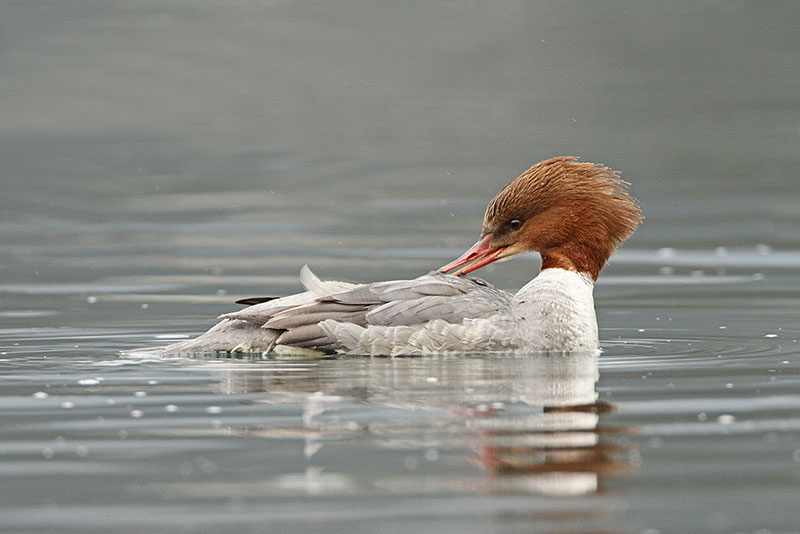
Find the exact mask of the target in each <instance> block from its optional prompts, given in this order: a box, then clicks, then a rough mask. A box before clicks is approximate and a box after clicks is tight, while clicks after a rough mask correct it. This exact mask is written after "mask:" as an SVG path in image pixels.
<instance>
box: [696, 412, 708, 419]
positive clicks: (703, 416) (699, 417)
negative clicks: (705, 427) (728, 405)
mask: <svg viewBox="0 0 800 534" xmlns="http://www.w3.org/2000/svg"><path fill="white" fill-rule="evenodd" d="M707 418H708V416H707V415H706V412H700V413H699V414H697V420H698V421H705V420H706V419H707Z"/></svg>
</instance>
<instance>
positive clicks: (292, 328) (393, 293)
mask: <svg viewBox="0 0 800 534" xmlns="http://www.w3.org/2000/svg"><path fill="white" fill-rule="evenodd" d="M300 279H301V282H302V283H303V285H304V286H305V288H306V290H307V291H306V292H305V293H298V294H295V295H289V296H287V297H282V298H278V299H274V300H270V301H268V302H262V303H259V304H254V305H252V306H249V307H247V308H245V309H243V310H240V311H237V312H232V313H227V314H224V315H222V316H220V317H221V318H222V321H221V322H220V323H218V324H217V325H216V326H214V327H213V328H211V329H210V330H209V331H208V332H206V333H205V334H203V335H201V336H200V337H198V338H196V339H193V340H189V341H184V342H181V343H176V344H174V345H170V346H168V347H165V348H164V349H163V350H162V351H161V352H162V353H165V354H177V353H189V352H230V351H247V352H263V351H271V350H273V349H276V348H277V349H280V348H281V347H297V348H303V349H315V350H319V351H321V352H336V351H339V352H346V351H351V350H353V349H354V348H356V347H358V346H360V345H359V342H358V340H357V339H356V337H358V336H361V334H362V333H363V331H364V330H365V329H372V328H373V327H378V329H377V330H375V335H372V334H370V336H369V337H374V338H375V339H376V340H379V339H380V340H379V341H376V342H375V343H372V344H370V350H369V352H370V353H373V354H378V353H383V354H390V353H391V352H392V347H391V345H392V339H394V340H395V341H397V340H399V339H400V338H406V337H410V336H411V335H412V334H413V332H412V330H417V329H419V327H420V326H421V325H425V324H426V323H429V322H430V321H434V320H436V321H441V322H443V323H445V324H460V323H461V322H462V321H464V320H465V319H474V318H482V317H488V316H492V315H497V314H506V313H508V312H509V309H510V306H511V298H512V295H511V294H509V293H507V292H505V291H501V290H499V289H496V288H494V287H492V286H490V285H488V284H487V283H486V282H484V281H482V280H479V279H476V278H471V277H457V276H453V275H448V274H442V273H430V274H427V275H424V276H421V277H419V278H416V279H413V280H393V281H388V282H375V283H368V284H359V285H354V284H347V283H343V282H325V281H322V280H320V279H319V278H317V277H316V276H315V275H314V274H313V273H312V272H311V270H310V269H309V268H308V267H307V266H304V267H303V269H302V270H301V273H300ZM323 323H324V324H325V325H327V326H326V327H323V326H321V325H322V324H323ZM334 325H338V326H339V329H338V331H337V333H336V334H334V333H333V331H332V329H333V330H335V329H336V326H334ZM404 326H408V327H410V328H411V330H409V331H404V330H403V329H402V327H404ZM380 327H389V328H400V330H396V331H394V332H392V333H391V334H389V335H388V337H387V335H386V334H384V335H383V337H386V339H385V340H384V339H382V338H381V335H380V334H379V333H378V330H380ZM361 345H363V344H361ZM373 345H374V346H373Z"/></svg>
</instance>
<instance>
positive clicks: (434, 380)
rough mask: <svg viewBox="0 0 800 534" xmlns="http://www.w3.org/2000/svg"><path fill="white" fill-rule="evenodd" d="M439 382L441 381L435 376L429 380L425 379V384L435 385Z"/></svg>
mask: <svg viewBox="0 0 800 534" xmlns="http://www.w3.org/2000/svg"><path fill="white" fill-rule="evenodd" d="M438 381H439V379H438V378H436V377H435V376H429V377H428V378H426V379H425V382H427V383H429V384H435V383H436V382H438Z"/></svg>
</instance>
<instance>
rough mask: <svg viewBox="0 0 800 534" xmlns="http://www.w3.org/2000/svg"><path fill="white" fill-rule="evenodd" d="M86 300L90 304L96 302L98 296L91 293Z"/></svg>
mask: <svg viewBox="0 0 800 534" xmlns="http://www.w3.org/2000/svg"><path fill="white" fill-rule="evenodd" d="M86 302H88V303H89V304H96V303H97V297H95V296H94V295H90V296H88V297H86Z"/></svg>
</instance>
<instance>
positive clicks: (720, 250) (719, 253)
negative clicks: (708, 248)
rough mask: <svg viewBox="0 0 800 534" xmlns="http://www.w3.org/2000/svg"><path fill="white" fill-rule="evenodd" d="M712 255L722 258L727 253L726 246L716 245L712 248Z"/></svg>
mask: <svg viewBox="0 0 800 534" xmlns="http://www.w3.org/2000/svg"><path fill="white" fill-rule="evenodd" d="M714 255H715V256H717V257H719V258H724V257H725V256H727V255H728V249H727V248H726V247H717V248H715V249H714Z"/></svg>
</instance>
